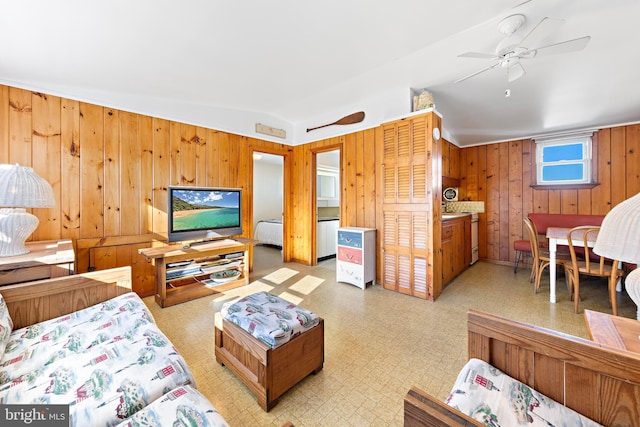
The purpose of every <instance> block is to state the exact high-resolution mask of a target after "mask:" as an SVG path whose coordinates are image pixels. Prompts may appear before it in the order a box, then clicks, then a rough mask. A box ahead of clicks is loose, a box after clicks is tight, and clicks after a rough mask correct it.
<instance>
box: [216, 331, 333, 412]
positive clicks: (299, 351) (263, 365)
mask: <svg viewBox="0 0 640 427" xmlns="http://www.w3.org/2000/svg"><path fill="white" fill-rule="evenodd" d="M215 341H216V343H215V353H216V361H217V362H218V363H220V364H221V365H224V366H226V367H227V368H229V370H230V371H231V372H233V373H234V374H235V375H236V376H237V377H238V378H239V379H240V380H241V381H242V382H243V383H244V384H245V385H246V386H247V387H249V389H250V390H251V392H252V393H253V394H254V395H255V396H256V397H257V399H258V404H260V406H261V407H262V409H264V410H265V411H267V412H269V411H270V410H271V408H273V407H274V406H275V405H276V404H277V403H278V398H279V397H280V396H282V395H283V394H284V393H285V392H286V391H287V390H289V389H290V388H291V387H293V386H294V385H296V384H297V383H298V382H300V381H301V380H302V379H303V378H305V377H306V376H308V375H309V374H311V373H314V374H317V373H318V372H320V371H321V370H322V366H323V364H324V319H320V323H319V324H318V325H317V326H314V327H313V328H311V329H309V330H308V331H306V332H304V333H302V334H300V335H298V336H297V337H295V338H293V339H291V341H289V342H287V343H286V344H283V345H281V346H279V347H276V348H271V347H269V346H268V345H266V344H265V343H263V342H261V341H259V340H257V339H256V338H254V337H253V336H252V335H251V334H249V333H248V332H246V331H245V330H243V329H242V328H240V327H238V326H236V325H234V324H233V323H231V322H229V321H227V320H226V319H222V329H220V327H219V325H218V324H217V323H216V327H215Z"/></svg>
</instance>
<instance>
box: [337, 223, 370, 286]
mask: <svg viewBox="0 0 640 427" xmlns="http://www.w3.org/2000/svg"><path fill="white" fill-rule="evenodd" d="M337 252H338V253H337V259H336V281H338V282H345V283H350V284H352V285H356V286H358V287H359V288H361V289H365V288H366V286H367V284H368V283H371V284H373V282H374V281H375V278H376V229H375V228H359V227H341V228H338V233H337Z"/></svg>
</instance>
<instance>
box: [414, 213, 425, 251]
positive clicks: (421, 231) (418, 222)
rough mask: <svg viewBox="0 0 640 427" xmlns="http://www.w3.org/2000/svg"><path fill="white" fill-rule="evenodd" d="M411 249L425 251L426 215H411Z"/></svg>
mask: <svg viewBox="0 0 640 427" xmlns="http://www.w3.org/2000/svg"><path fill="white" fill-rule="evenodd" d="M411 231H412V235H413V248H414V249H419V250H426V249H427V215H426V213H424V212H414V213H413V227H412V230H411Z"/></svg>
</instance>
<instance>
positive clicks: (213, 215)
mask: <svg viewBox="0 0 640 427" xmlns="http://www.w3.org/2000/svg"><path fill="white" fill-rule="evenodd" d="M239 197H240V193H239V192H236V191H233V192H228V191H195V190H174V191H173V197H172V201H171V203H172V205H173V230H174V231H186V230H200V229H214V228H224V227H237V226H238V225H239V221H240V201H239Z"/></svg>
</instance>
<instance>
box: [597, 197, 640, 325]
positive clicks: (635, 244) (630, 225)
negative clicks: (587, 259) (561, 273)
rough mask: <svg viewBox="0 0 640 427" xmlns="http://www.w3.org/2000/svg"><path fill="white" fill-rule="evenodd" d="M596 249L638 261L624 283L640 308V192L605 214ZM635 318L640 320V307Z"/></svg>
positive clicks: (601, 252) (617, 258) (608, 254)
mask: <svg viewBox="0 0 640 427" xmlns="http://www.w3.org/2000/svg"><path fill="white" fill-rule="evenodd" d="M593 252H595V253H596V254H598V255H600V256H604V257H606V258H609V259H616V260H618V261H621V262H628V263H633V264H636V266H637V267H636V269H635V270H634V271H632V272H631V273H629V274H628V275H627V277H626V279H625V282H624V283H625V287H626V289H627V293H628V294H629V296H630V297H631V299H632V300H633V302H634V303H635V304H636V306H639V307H640V193H638V194H636V195H635V196H633V197H631V198H629V199H627V200H625V201H624V202H622V203H620V204H618V205H616V206H615V207H614V208H613V209H611V212H609V213H608V214H607V215H606V216H605V217H604V220H603V221H602V225H601V226H600V231H599V232H598V237H597V239H596V244H595V246H594V248H593ZM636 318H637V319H638V320H640V308H639V310H638V312H637V314H636Z"/></svg>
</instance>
